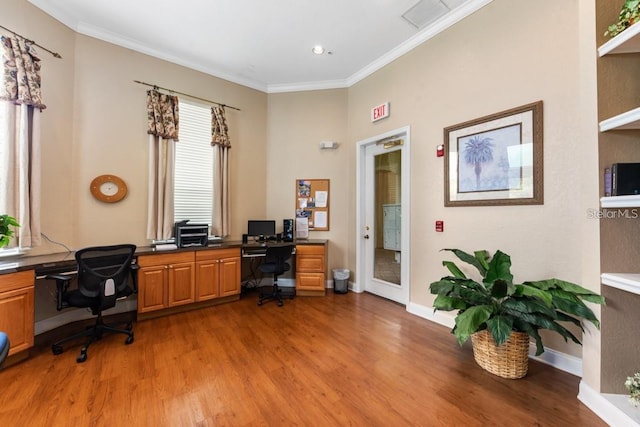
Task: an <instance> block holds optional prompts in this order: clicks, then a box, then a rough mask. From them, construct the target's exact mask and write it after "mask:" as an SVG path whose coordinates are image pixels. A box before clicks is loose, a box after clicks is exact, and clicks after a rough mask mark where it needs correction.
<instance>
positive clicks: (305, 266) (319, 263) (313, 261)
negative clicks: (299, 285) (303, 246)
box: [296, 254, 325, 273]
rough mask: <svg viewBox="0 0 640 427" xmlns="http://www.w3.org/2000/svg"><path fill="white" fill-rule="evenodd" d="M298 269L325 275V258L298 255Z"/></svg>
mask: <svg viewBox="0 0 640 427" xmlns="http://www.w3.org/2000/svg"><path fill="white" fill-rule="evenodd" d="M296 255H297V256H296V269H297V271H302V272H305V273H324V264H325V262H324V256H318V255H313V256H309V255H306V256H300V255H299V254H296Z"/></svg>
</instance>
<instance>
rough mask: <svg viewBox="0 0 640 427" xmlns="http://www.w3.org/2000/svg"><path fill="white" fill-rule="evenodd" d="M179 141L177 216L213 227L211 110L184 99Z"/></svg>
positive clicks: (177, 147) (176, 217) (176, 218)
mask: <svg viewBox="0 0 640 427" xmlns="http://www.w3.org/2000/svg"><path fill="white" fill-rule="evenodd" d="M179 108H180V124H179V126H180V127H179V134H178V139H179V140H178V142H176V162H175V189H174V216H175V221H182V220H185V219H188V220H191V222H193V223H198V224H211V218H212V209H213V208H212V206H213V159H212V156H213V150H212V148H211V107H210V106H208V105H203V104H197V103H192V102H185V101H182V100H180V104H179Z"/></svg>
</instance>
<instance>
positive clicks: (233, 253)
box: [196, 248, 240, 261]
mask: <svg viewBox="0 0 640 427" xmlns="http://www.w3.org/2000/svg"><path fill="white" fill-rule="evenodd" d="M239 256H240V248H229V249H207V250H201V251H196V261H205V260H212V259H223V258H237V257H239Z"/></svg>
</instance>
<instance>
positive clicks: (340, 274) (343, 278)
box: [333, 268, 349, 294]
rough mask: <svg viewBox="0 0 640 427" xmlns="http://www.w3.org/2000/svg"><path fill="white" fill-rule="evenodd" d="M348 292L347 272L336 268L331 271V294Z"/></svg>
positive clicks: (344, 269)
mask: <svg viewBox="0 0 640 427" xmlns="http://www.w3.org/2000/svg"><path fill="white" fill-rule="evenodd" d="M348 291H349V270H347V269H346V268H336V269H335V270H333V292H335V293H336V294H346V293H347V292H348Z"/></svg>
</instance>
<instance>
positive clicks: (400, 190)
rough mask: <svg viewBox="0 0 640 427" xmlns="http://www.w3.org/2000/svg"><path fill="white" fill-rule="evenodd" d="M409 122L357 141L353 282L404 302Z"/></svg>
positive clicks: (406, 295)
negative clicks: (356, 217)
mask: <svg viewBox="0 0 640 427" xmlns="http://www.w3.org/2000/svg"><path fill="white" fill-rule="evenodd" d="M409 147H410V141H409V128H403V129H399V130H396V131H392V132H389V133H386V134H383V135H378V136H376V137H373V138H370V139H367V140H365V141H361V142H360V143H359V144H358V150H359V153H358V184H357V187H358V226H357V228H358V234H357V239H358V244H357V254H356V259H357V261H356V263H357V267H356V268H357V271H356V275H357V278H358V279H357V283H358V284H357V287H358V288H359V289H357V290H361V291H367V292H371V293H373V294H376V295H379V296H381V297H384V298H387V299H390V300H393V301H396V302H398V303H400V304H404V305H406V304H408V302H409V289H410V284H409V277H410V275H409V265H410V263H409V260H410V255H409V248H410V242H409V212H410V211H409V200H410V198H409V194H410V193H409V188H410V187H409V177H410V173H409V159H410V157H409Z"/></svg>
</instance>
